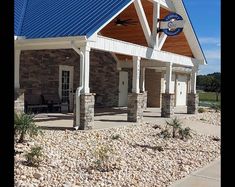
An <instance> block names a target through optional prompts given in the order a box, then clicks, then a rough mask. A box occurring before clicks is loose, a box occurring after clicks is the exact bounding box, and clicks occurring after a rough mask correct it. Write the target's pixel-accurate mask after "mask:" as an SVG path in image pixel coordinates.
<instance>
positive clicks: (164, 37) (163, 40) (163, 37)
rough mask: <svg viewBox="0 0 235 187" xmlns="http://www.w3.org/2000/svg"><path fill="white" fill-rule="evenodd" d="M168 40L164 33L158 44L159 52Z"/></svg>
mask: <svg viewBox="0 0 235 187" xmlns="http://www.w3.org/2000/svg"><path fill="white" fill-rule="evenodd" d="M166 39H167V35H166V34H165V33H162V34H161V36H160V38H159V43H158V50H161V49H162V47H163V45H164V43H165V41H166Z"/></svg>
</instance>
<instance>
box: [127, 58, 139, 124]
mask: <svg viewBox="0 0 235 187" xmlns="http://www.w3.org/2000/svg"><path fill="white" fill-rule="evenodd" d="M139 78H140V57H133V76H132V93H129V94H128V110H127V111H128V115H127V120H128V121H130V122H141V121H142V119H143V93H140V88H139V82H140V79H139Z"/></svg>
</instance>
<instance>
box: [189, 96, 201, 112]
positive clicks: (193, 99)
mask: <svg viewBox="0 0 235 187" xmlns="http://www.w3.org/2000/svg"><path fill="white" fill-rule="evenodd" d="M198 103H199V96H198V94H194V93H188V94H187V113H188V114H197V112H198V111H197V110H198Z"/></svg>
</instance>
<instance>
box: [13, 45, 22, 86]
mask: <svg viewBox="0 0 235 187" xmlns="http://www.w3.org/2000/svg"><path fill="white" fill-rule="evenodd" d="M20 52H21V51H20V50H15V63H14V64H15V88H20Z"/></svg>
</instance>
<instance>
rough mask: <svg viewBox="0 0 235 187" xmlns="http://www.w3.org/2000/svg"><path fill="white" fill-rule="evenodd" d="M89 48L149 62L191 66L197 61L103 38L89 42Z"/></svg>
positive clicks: (98, 37) (99, 37)
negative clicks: (144, 59)
mask: <svg viewBox="0 0 235 187" xmlns="http://www.w3.org/2000/svg"><path fill="white" fill-rule="evenodd" d="M89 45H90V47H91V48H93V49H98V50H102V51H109V52H114V53H118V54H123V55H128V56H139V57H141V58H146V59H150V60H158V61H163V62H173V63H174V64H179V65H184V66H189V67H191V66H193V62H194V61H197V59H193V58H190V57H186V56H183V55H178V54H174V53H171V52H166V51H159V50H155V49H152V48H148V47H144V46H141V45H137V44H132V43H129V42H124V41H120V40H116V39H112V38H107V37H103V36H99V35H98V36H97V41H96V42H91V43H90V44H89Z"/></svg>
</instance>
